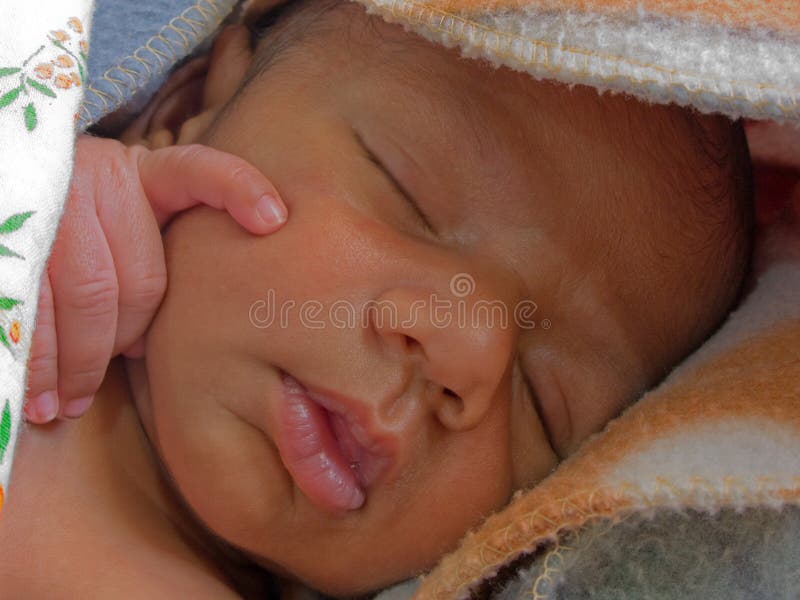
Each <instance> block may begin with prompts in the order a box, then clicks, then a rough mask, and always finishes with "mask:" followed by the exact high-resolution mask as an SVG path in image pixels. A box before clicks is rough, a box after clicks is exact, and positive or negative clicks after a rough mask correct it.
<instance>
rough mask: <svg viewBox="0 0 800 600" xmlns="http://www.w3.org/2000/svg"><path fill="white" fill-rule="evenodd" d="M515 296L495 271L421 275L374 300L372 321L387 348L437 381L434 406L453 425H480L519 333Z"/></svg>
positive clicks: (427, 378) (428, 379)
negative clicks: (413, 281) (413, 282)
mask: <svg viewBox="0 0 800 600" xmlns="http://www.w3.org/2000/svg"><path fill="white" fill-rule="evenodd" d="M514 300H515V298H514V294H510V293H509V286H508V285H507V283H504V282H502V281H500V280H499V279H498V277H497V276H496V274H495V275H494V276H484V277H479V276H478V275H472V274H471V273H468V272H466V271H465V272H460V273H458V272H457V273H454V274H451V275H450V276H449V277H447V276H446V275H445V276H442V274H438V275H437V276H434V277H430V276H421V278H420V282H419V285H398V286H396V287H393V288H391V289H389V290H387V291H386V292H385V293H383V294H381V296H380V297H379V298H377V299H376V302H375V303H374V307H375V310H374V311H373V313H372V315H371V319H370V320H371V323H372V326H373V327H374V329H375V331H376V332H377V334H378V336H379V338H380V339H381V341H382V343H383V344H384V348H385V350H386V351H387V352H389V353H391V354H392V357H393V358H394V357H396V358H397V359H398V360H401V361H404V362H411V363H413V365H414V368H415V369H416V371H417V373H415V375H418V376H420V377H422V378H423V379H424V380H425V381H426V382H429V383H431V384H433V387H434V390H435V393H434V394H432V395H431V396H430V397H431V398H432V400H430V402H431V407H432V410H433V412H434V413H435V414H436V416H437V417H438V419H439V420H440V421H441V422H442V424H443V425H445V426H446V427H448V428H450V429H453V430H466V429H471V428H473V427H475V426H476V425H477V424H479V423H480V422H481V420H482V418H483V416H484V415H485V414H486V412H487V411H488V410H489V408H490V406H491V404H492V400H493V399H494V398H495V397H496V396H497V391H498V389H499V387H500V386H501V385H502V384H503V381H504V375H505V373H506V370H507V369H508V368H510V364H511V360H512V358H513V351H514V348H515V344H516V339H517V336H518V329H519V328H518V327H517V325H516V324H515V319H514V305H513V303H514Z"/></svg>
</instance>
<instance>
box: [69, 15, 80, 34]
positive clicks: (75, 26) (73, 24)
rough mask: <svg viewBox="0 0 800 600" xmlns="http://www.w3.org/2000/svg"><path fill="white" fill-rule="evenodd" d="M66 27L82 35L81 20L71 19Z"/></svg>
mask: <svg viewBox="0 0 800 600" xmlns="http://www.w3.org/2000/svg"><path fill="white" fill-rule="evenodd" d="M67 25H68V26H69V28H70V29H72V31H74V32H75V33H83V23H81V20H80V19H79V18H78V17H72V18H71V19H70V20H69V21H67Z"/></svg>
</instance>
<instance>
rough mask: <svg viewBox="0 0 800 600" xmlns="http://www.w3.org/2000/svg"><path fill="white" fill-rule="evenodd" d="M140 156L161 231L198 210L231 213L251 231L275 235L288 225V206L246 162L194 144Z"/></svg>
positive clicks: (145, 185) (139, 153)
mask: <svg viewBox="0 0 800 600" xmlns="http://www.w3.org/2000/svg"><path fill="white" fill-rule="evenodd" d="M132 152H135V153H137V156H136V158H137V159H138V161H139V173H140V177H141V181H142V186H143V188H144V190H145V193H146V194H147V197H148V199H149V200H150V204H151V207H152V209H153V212H154V213H155V215H156V218H157V219H158V223H159V226H163V225H164V224H165V223H166V222H167V221H169V219H170V218H171V217H172V216H173V215H174V214H175V213H178V212H180V211H182V210H185V209H187V208H191V207H193V206H195V205H197V204H207V205H208V206H212V207H214V208H218V209H222V210H226V211H228V213H230V215H231V216H232V217H233V218H234V219H235V220H236V221H237V222H238V223H239V224H240V225H242V226H243V227H245V228H246V229H247V230H248V231H250V232H251V233H255V234H266V233H272V232H274V231H276V230H277V229H279V228H280V227H281V226H282V225H283V224H284V223H285V222H286V219H287V215H288V211H287V209H286V205H285V204H284V203H283V201H282V200H281V199H280V196H279V195H278V192H277V190H276V189H275V187H274V186H273V185H272V184H271V183H270V181H269V180H268V179H266V178H265V177H264V176H263V175H262V174H261V172H260V171H259V170H258V169H256V168H255V167H254V166H252V165H251V164H249V163H248V162H246V161H245V160H243V159H241V158H238V157H236V156H233V155H231V154H227V153H225V152H221V151H219V150H215V149H213V148H209V147H207V146H201V145H198V144H193V145H189V146H175V147H172V148H164V149H162V150H156V151H153V152H151V151H149V150H146V149H145V148H143V147H141V146H137V147H135V148H133V149H132Z"/></svg>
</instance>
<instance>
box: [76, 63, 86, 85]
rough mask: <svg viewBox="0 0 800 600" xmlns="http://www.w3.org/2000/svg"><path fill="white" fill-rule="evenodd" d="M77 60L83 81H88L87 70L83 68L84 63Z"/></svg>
mask: <svg viewBox="0 0 800 600" xmlns="http://www.w3.org/2000/svg"><path fill="white" fill-rule="evenodd" d="M76 62H77V63H78V71H80V74H81V83H85V82H86V71H84V70H83V65H82V64H81V62H80V61H76Z"/></svg>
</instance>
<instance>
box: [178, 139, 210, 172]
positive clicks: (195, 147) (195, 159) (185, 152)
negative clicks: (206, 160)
mask: <svg viewBox="0 0 800 600" xmlns="http://www.w3.org/2000/svg"><path fill="white" fill-rule="evenodd" d="M206 152H207V150H206V148H205V147H204V146H202V145H200V144H189V145H188V146H181V148H180V152H179V154H178V156H177V161H178V165H179V169H178V170H179V171H184V170H191V169H192V168H194V167H196V166H197V165H198V164H200V163H201V160H200V159H202V158H203V156H204V155H205V153H206Z"/></svg>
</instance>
